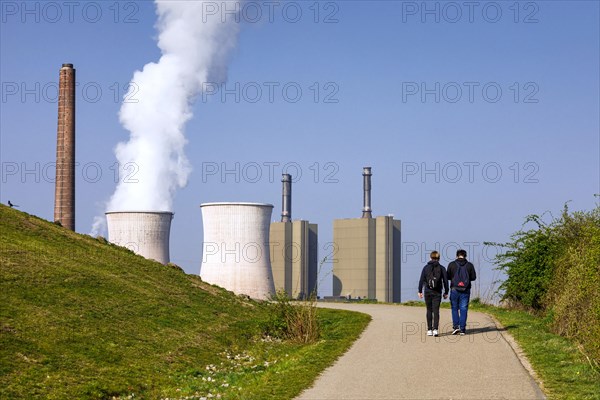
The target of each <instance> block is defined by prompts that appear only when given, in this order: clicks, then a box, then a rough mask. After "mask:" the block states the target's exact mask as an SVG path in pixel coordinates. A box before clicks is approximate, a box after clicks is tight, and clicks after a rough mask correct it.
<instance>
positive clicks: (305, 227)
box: [54, 64, 401, 303]
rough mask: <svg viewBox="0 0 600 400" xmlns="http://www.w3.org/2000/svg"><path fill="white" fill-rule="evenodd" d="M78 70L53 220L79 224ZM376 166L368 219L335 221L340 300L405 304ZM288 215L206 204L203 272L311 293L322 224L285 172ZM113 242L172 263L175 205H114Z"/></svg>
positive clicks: (70, 85) (63, 114)
mask: <svg viewBox="0 0 600 400" xmlns="http://www.w3.org/2000/svg"><path fill="white" fill-rule="evenodd" d="M75 85H76V82H75V69H74V68H73V64H63V65H62V68H61V69H60V79H59V98H58V129H57V146H56V187H55V203H54V220H55V221H56V222H60V224H61V225H62V226H63V227H65V228H67V229H70V230H75ZM371 176H372V174H371V168H370V167H365V168H364V169H363V209H362V216H361V218H354V219H336V220H334V222H333V241H334V248H335V252H334V255H333V257H334V258H333V259H330V260H328V261H331V262H332V263H333V298H334V299H339V298H346V299H372V300H378V301H383V302H393V303H398V302H400V282H401V279H400V272H401V265H400V259H401V258H400V251H401V242H400V240H401V235H400V232H401V224H400V221H399V220H396V219H394V218H393V217H392V216H380V217H375V218H373V216H372V209H371ZM282 184H283V186H282V189H283V190H282V207H281V208H282V211H281V221H280V222H271V215H272V212H273V205H271V204H266V203H243V202H236V203H234V202H219V203H204V204H201V205H200V207H201V211H202V220H203V228H204V242H203V244H202V263H201V266H200V277H201V278H202V280H204V281H205V282H208V283H211V284H214V285H218V286H221V287H223V288H225V289H227V290H230V291H232V292H234V293H236V294H239V295H246V296H249V297H252V298H255V299H262V300H266V299H269V298H271V297H272V296H273V295H274V294H275V292H276V291H284V292H285V293H286V294H287V296H288V297H290V298H297V299H305V298H307V297H309V296H312V295H316V294H317V292H318V285H319V284H318V274H319V271H318V268H319V266H318V263H319V255H318V226H317V224H314V223H310V222H309V221H306V220H295V221H294V220H292V176H291V175H289V174H283V176H282ZM105 215H106V221H107V227H108V240H109V241H110V242H111V243H114V244H117V245H120V246H124V247H127V248H129V249H130V250H132V251H133V252H135V253H136V254H139V255H141V256H143V257H146V258H148V259H152V260H155V261H158V262H160V263H162V264H167V263H169V261H170V256H169V237H170V230H171V221H172V219H173V213H172V212H171V211H146V210H140V211H130V210H109V211H107V212H106V213H105Z"/></svg>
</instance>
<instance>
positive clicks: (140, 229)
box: [106, 211, 173, 264]
mask: <svg viewBox="0 0 600 400" xmlns="http://www.w3.org/2000/svg"><path fill="white" fill-rule="evenodd" d="M172 219H173V213H172V212H167V211H165V212H161V211H109V212H107V213H106V221H107V223H108V240H109V242H111V243H114V244H117V245H119V246H123V247H127V248H128V249H130V250H132V251H133V252H134V253H136V254H139V255H141V256H143V257H146V258H149V259H152V260H156V261H158V262H159V263H162V264H167V263H169V234H170V232H171V220H172Z"/></svg>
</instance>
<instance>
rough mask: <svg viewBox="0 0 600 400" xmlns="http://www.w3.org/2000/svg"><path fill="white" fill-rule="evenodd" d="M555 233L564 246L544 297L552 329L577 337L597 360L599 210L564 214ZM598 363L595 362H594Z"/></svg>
mask: <svg viewBox="0 0 600 400" xmlns="http://www.w3.org/2000/svg"><path fill="white" fill-rule="evenodd" d="M557 231H558V232H557V234H559V235H560V236H561V237H562V238H563V239H564V241H563V242H564V243H565V245H564V246H563V248H562V249H561V255H560V256H559V257H558V258H557V259H556V261H555V267H554V276H553V279H552V282H551V284H550V286H549V288H548V292H547V294H546V296H545V299H544V305H545V307H546V309H547V310H548V311H551V314H552V318H551V324H552V328H553V330H554V331H555V332H556V333H558V334H560V335H563V336H567V337H571V338H575V339H577V340H578V341H579V342H580V343H582V345H583V347H584V349H585V352H586V353H588V354H590V355H591V356H592V358H593V359H595V360H596V363H597V364H598V363H599V362H600V361H599V360H600V296H599V295H600V289H599V288H600V209H599V208H596V209H595V210H594V211H592V212H589V213H574V214H572V215H569V214H564V215H563V218H562V223H561V225H560V226H558V227H557ZM597 366H598V365H597Z"/></svg>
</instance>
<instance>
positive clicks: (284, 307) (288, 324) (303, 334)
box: [264, 290, 319, 343]
mask: <svg viewBox="0 0 600 400" xmlns="http://www.w3.org/2000/svg"><path fill="white" fill-rule="evenodd" d="M270 307H271V310H270V313H269V319H268V320H267V321H266V324H265V327H264V328H265V329H264V331H265V334H267V335H270V336H274V337H277V338H280V339H285V340H289V341H292V342H297V343H314V342H316V341H317V340H318V339H319V325H318V321H317V302H316V298H315V296H311V297H310V298H309V299H308V300H303V301H291V300H290V299H289V297H288V295H287V293H286V292H285V291H284V290H280V291H278V292H277V293H276V294H275V296H274V297H273V301H272V303H271V304H270Z"/></svg>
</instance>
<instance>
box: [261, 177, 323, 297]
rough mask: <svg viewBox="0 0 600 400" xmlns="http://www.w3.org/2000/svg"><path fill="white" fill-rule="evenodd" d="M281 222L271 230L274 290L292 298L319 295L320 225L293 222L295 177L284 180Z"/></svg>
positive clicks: (272, 225) (272, 226) (275, 224)
mask: <svg viewBox="0 0 600 400" xmlns="http://www.w3.org/2000/svg"><path fill="white" fill-rule="evenodd" d="M282 182H283V195H282V212H281V222H273V223H271V227H270V246H271V266H272V271H273V281H274V283H275V290H277V291H280V290H284V291H285V292H286V293H287V295H288V296H289V297H290V298H294V299H305V298H307V297H309V296H311V295H313V294H315V295H316V294H317V293H316V291H317V279H318V277H317V275H318V225H317V224H311V223H310V222H309V221H305V220H296V221H292V177H291V175H289V174H284V175H283V177H282Z"/></svg>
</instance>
